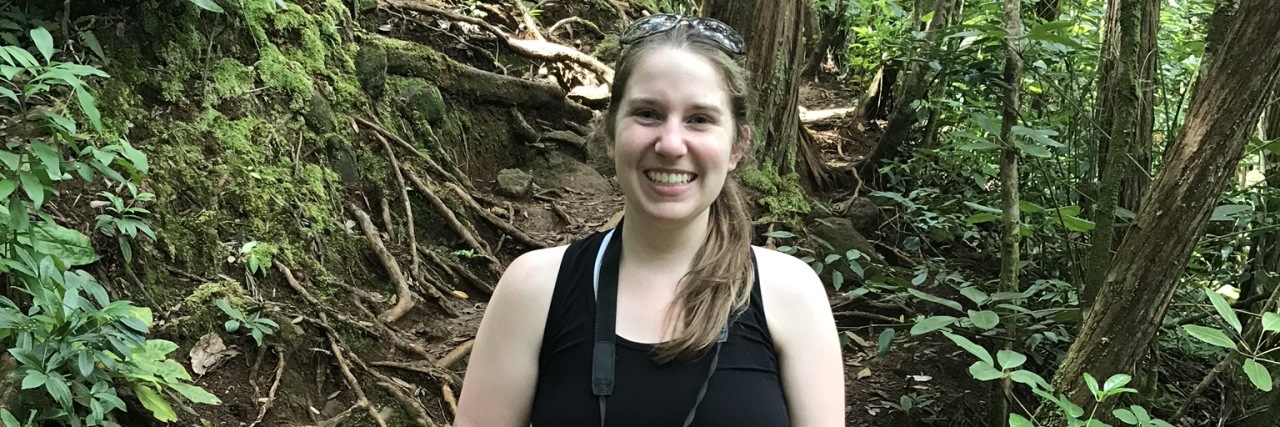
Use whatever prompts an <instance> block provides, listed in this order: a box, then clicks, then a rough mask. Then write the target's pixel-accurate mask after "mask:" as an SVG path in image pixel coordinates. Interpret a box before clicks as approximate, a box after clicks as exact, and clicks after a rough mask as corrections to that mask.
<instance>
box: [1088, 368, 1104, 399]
mask: <svg viewBox="0 0 1280 427" xmlns="http://www.w3.org/2000/svg"><path fill="white" fill-rule="evenodd" d="M1084 383H1085V384H1087V385H1088V386H1089V392H1090V393H1093V397H1094V398H1097V397H1098V393H1099V392H1101V391H1102V387H1099V386H1098V380H1097V379H1095V378H1093V375H1089V373H1088V372H1085V373H1084Z"/></svg>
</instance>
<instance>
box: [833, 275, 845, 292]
mask: <svg viewBox="0 0 1280 427" xmlns="http://www.w3.org/2000/svg"><path fill="white" fill-rule="evenodd" d="M843 286H844V274H843V273H841V272H840V270H831V287H833V288H835V289H836V290H837V291H838V290H840V288H841V287H843Z"/></svg>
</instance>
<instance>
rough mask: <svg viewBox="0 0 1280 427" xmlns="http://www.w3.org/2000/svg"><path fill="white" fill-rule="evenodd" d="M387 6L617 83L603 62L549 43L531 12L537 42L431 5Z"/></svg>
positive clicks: (395, 3) (395, 2) (393, 0)
mask: <svg viewBox="0 0 1280 427" xmlns="http://www.w3.org/2000/svg"><path fill="white" fill-rule="evenodd" d="M386 3H387V4H390V5H392V6H394V7H398V8H401V9H407V10H412V11H414V12H421V13H428V14H432V15H438V16H442V17H445V18H448V19H452V20H454V21H461V22H466V23H468V24H473V25H476V26H479V27H480V28H484V29H485V31H488V32H490V33H492V34H493V35H495V36H497V37H498V39H499V40H500V41H502V42H504V43H505V44H506V45H507V46H508V47H510V48H511V50H512V51H514V52H515V53H517V54H519V55H521V56H526V57H529V58H534V59H543V60H550V61H567V62H573V63H575V64H578V65H580V66H582V67H583V68H586V69H587V70H590V71H591V72H593V73H595V74H596V75H598V76H600V78H601V79H602V80H603V83H606V84H607V83H610V82H612V81H613V68H610V67H609V66H608V65H605V64H604V63H603V62H600V60H599V59H596V58H595V57H592V56H591V55H587V54H585V53H582V52H581V51H579V50H577V49H574V48H571V47H568V46H565V45H562V44H558V43H552V42H548V41H546V40H545V39H544V38H543V37H542V35H541V34H538V33H537V25H532V24H530V23H529V21H531V19H530V18H529V17H528V13H523V14H524V17H525V21H526V23H525V25H526V26H529V27H530V28H531V29H532V31H533V32H534V34H535V35H536V39H535V40H523V39H518V38H514V37H511V35H510V34H507V32H506V31H503V30H502V29H500V28H498V27H496V26H494V25H493V24H490V23H488V22H485V21H483V20H480V19H476V18H472V17H469V16H464V15H459V14H457V13H453V12H450V11H447V10H444V9H437V8H434V7H431V6H426V5H422V4H416V3H409V2H403V1H398V0H387V1H386ZM522 9H523V8H522Z"/></svg>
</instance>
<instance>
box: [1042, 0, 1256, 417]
mask: <svg viewBox="0 0 1280 427" xmlns="http://www.w3.org/2000/svg"><path fill="white" fill-rule="evenodd" d="M1222 24H1223V25H1215V26H1211V27H1210V34H1214V33H1218V34H1217V35H1218V37H1219V39H1220V41H1221V45H1220V46H1218V48H1217V50H1216V51H1215V53H1214V54H1213V55H1208V56H1206V59H1205V65H1204V68H1203V70H1202V74H1201V77H1200V80H1199V81H1198V82H1197V84H1196V87H1195V89H1194V95H1193V97H1192V100H1191V108H1190V110H1189V111H1188V113H1187V121H1186V123H1185V124H1184V125H1183V127H1182V130H1181V131H1180V132H1179V134H1178V137H1177V138H1176V140H1175V141H1174V143H1173V144H1172V145H1171V146H1170V147H1169V149H1168V151H1169V153H1168V154H1167V156H1168V159H1169V161H1168V162H1166V163H1165V164H1164V165H1163V166H1162V168H1161V170H1160V173H1159V174H1158V175H1157V176H1156V179H1155V181H1153V182H1152V184H1151V190H1150V191H1149V192H1147V194H1146V196H1144V197H1143V205H1144V208H1143V209H1142V210H1141V211H1140V212H1138V216H1137V219H1136V221H1135V225H1134V227H1135V228H1134V230H1133V231H1132V232H1131V233H1130V234H1129V235H1128V236H1127V237H1126V238H1125V239H1124V241H1123V243H1121V245H1120V249H1119V252H1118V255H1117V256H1116V258H1115V261H1114V262H1113V263H1112V264H1111V266H1110V268H1109V269H1108V271H1107V274H1106V276H1105V279H1104V281H1103V285H1102V288H1101V292H1100V293H1099V295H1098V299H1097V302H1096V303H1095V304H1094V307H1093V314H1092V315H1090V316H1089V317H1088V318H1087V319H1086V320H1085V323H1084V324H1083V325H1082V326H1081V329H1080V332H1079V334H1078V335H1077V336H1076V338H1075V340H1074V342H1073V343H1072V345H1071V349H1070V350H1069V351H1068V353H1067V357H1066V359H1065V360H1064V361H1063V364H1062V366H1061V367H1060V368H1059V369H1058V372H1057V374H1056V375H1055V377H1054V387H1055V389H1056V390H1058V392H1060V393H1064V394H1066V396H1067V397H1068V398H1070V399H1071V401H1072V402H1075V403H1076V404H1077V405H1081V406H1082V407H1090V408H1091V407H1093V406H1094V405H1093V403H1092V400H1093V398H1092V395H1091V394H1090V393H1089V391H1088V388H1087V387H1086V386H1085V385H1084V381H1083V374H1084V373H1086V372H1087V373H1090V374H1092V375H1093V376H1094V377H1095V378H1108V377H1110V376H1111V375H1113V374H1116V373H1122V372H1130V373H1131V372H1132V371H1133V369H1134V365H1135V364H1136V363H1137V362H1138V360H1139V359H1140V358H1141V357H1142V355H1143V353H1145V352H1146V350H1147V348H1148V346H1149V345H1150V343H1151V340H1152V338H1153V337H1154V336H1155V333H1156V331H1157V330H1158V328H1159V326H1160V323H1161V320H1162V319H1163V318H1164V314H1165V310H1166V309H1167V308H1168V305H1169V301H1170V300H1171V299H1172V297H1173V293H1174V290H1175V289H1176V288H1177V284H1178V282H1179V279H1180V278H1181V276H1182V274H1183V271H1184V269H1185V268H1186V265H1187V262H1188V259H1189V257H1190V255H1191V252H1192V250H1193V249H1194V247H1195V244H1196V242H1197V240H1198V239H1199V237H1200V236H1201V235H1202V234H1203V232H1204V228H1205V225H1206V224H1207V223H1208V220H1209V216H1210V214H1211V212H1212V211H1213V208H1214V205H1215V204H1216V203H1217V201H1218V199H1219V198H1220V197H1221V194H1222V191H1223V189H1224V188H1226V186H1227V184H1228V183H1229V182H1230V181H1231V177H1232V174H1233V171H1234V167H1235V164H1236V163H1237V162H1239V160H1240V158H1241V157H1242V156H1243V153H1244V148H1245V146H1246V143H1247V139H1248V136H1249V135H1250V134H1251V133H1252V132H1254V130H1255V126H1256V125H1257V123H1258V116H1259V114H1260V113H1261V111H1262V107H1263V106H1264V101H1265V99H1266V95H1267V94H1268V93H1269V90H1270V88H1271V87H1272V86H1273V83H1274V82H1275V80H1276V76H1277V73H1280V32H1276V31H1275V28H1277V27H1280V13H1276V11H1275V6H1273V4H1272V0H1241V1H1240V7H1239V10H1238V12H1237V13H1235V14H1234V16H1232V17H1231V18H1230V19H1224V20H1223V22H1222ZM1113 405H1114V399H1113V400H1108V402H1106V403H1104V404H1101V405H1100V406H1099V408H1098V411H1097V412H1098V413H1101V414H1109V413H1111V408H1112V406H1113ZM1052 406H1054V405H1053V404H1051V403H1050V404H1048V405H1045V404H1042V405H1041V407H1040V409H1041V412H1040V413H1041V414H1042V415H1043V416H1044V417H1043V418H1041V419H1046V420H1047V419H1050V418H1051V417H1052V416H1051V415H1050V414H1051V413H1053V412H1054V410H1053V408H1052Z"/></svg>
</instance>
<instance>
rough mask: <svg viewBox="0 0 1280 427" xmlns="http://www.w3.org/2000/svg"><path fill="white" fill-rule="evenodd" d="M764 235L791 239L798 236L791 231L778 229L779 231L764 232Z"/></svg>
mask: <svg viewBox="0 0 1280 427" xmlns="http://www.w3.org/2000/svg"><path fill="white" fill-rule="evenodd" d="M764 237H772V238H775V239H790V238H792V237H796V235H795V234H793V233H791V232H790V231H783V230H778V231H770V232H768V233H764Z"/></svg>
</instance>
